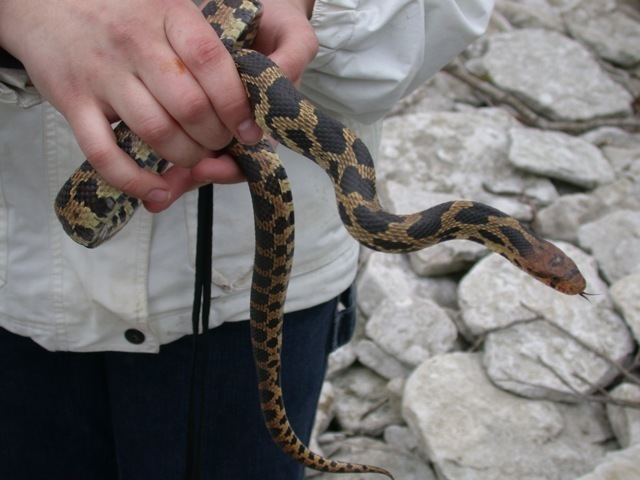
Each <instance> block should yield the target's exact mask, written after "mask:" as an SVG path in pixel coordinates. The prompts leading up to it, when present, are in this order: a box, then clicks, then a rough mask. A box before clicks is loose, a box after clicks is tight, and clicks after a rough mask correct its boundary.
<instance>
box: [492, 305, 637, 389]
mask: <svg viewBox="0 0 640 480" xmlns="http://www.w3.org/2000/svg"><path fill="white" fill-rule="evenodd" d="M567 313H568V315H566V316H564V317H563V316H559V317H558V320H557V321H556V322H557V323H552V322H551V321H547V320H537V321H531V322H527V323H521V324H517V325H512V326H510V327H508V328H505V329H503V330H499V331H495V332H491V333H490V334H488V335H487V338H486V341H485V354H484V357H483V358H484V365H485V367H486V369H487V375H488V376H489V378H491V381H492V382H493V383H495V384H496V385H497V386H499V387H501V388H503V389H505V390H509V391H511V392H514V393H516V394H518V395H522V396H524V397H529V398H540V399H548V400H556V401H566V402H580V401H582V398H581V395H588V394H591V393H594V392H595V390H596V389H597V388H605V387H606V386H607V385H609V384H610V383H611V381H612V380H614V379H615V378H616V377H617V376H618V375H619V373H620V372H619V371H618V369H617V368H615V367H614V366H613V365H612V364H611V363H610V361H608V360H605V359H604V358H602V357H601V356H600V355H604V356H605V357H606V358H608V359H610V360H612V361H614V362H619V363H620V364H623V363H624V361H626V360H627V359H628V358H629V356H630V355H631V354H632V352H633V348H634V346H633V342H632V340H631V337H630V335H629V333H628V330H627V328H626V326H625V325H624V322H622V321H621V319H620V318H619V317H618V316H617V315H616V314H615V313H614V312H613V311H611V310H609V309H598V308H594V309H593V310H586V311H585V315H584V316H582V317H578V316H574V315H572V314H571V313H570V312H567ZM565 332H566V333H565ZM575 338H577V339H579V341H576V340H574V339H575Z"/></svg>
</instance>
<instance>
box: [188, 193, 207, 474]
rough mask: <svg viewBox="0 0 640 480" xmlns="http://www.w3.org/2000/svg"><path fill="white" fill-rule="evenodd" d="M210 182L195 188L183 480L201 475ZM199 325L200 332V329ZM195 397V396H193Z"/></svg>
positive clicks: (205, 375)
mask: <svg viewBox="0 0 640 480" xmlns="http://www.w3.org/2000/svg"><path fill="white" fill-rule="evenodd" d="M212 236H213V185H205V186H204V187H200V189H199V190H198V239H197V243H196V278H195V292H194V297H193V310H192V313H191V323H192V326H193V356H192V360H191V382H190V383H191V385H190V387H189V409H188V413H187V454H186V469H185V474H184V478H185V480H198V479H200V478H201V477H202V465H203V463H204V458H203V455H202V445H203V441H202V440H203V436H204V416H205V415H204V412H205V391H206V389H205V384H206V377H207V354H208V349H207V334H208V332H209V311H210V306H211V247H212V244H213V241H212ZM200 326H202V331H201V330H200ZM196 397H197V398H196Z"/></svg>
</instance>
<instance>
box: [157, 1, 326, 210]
mask: <svg viewBox="0 0 640 480" xmlns="http://www.w3.org/2000/svg"><path fill="white" fill-rule="evenodd" d="M262 3H263V6H264V12H263V15H262V19H261V23H260V29H259V31H258V35H257V37H256V39H255V41H254V43H253V46H252V48H254V49H255V50H257V51H259V52H261V53H263V54H264V55H268V56H269V57H271V59H272V60H274V61H275V62H276V63H277V64H278V65H279V66H280V67H281V68H282V70H283V71H284V73H285V74H286V75H287V77H289V79H290V80H291V81H292V82H294V83H297V82H298V81H299V80H300V77H301V76H302V73H303V72H304V69H305V68H306V66H307V64H308V63H309V62H310V61H311V60H312V59H313V58H314V57H315V55H316V53H317V51H318V39H317V38H316V35H315V32H314V31H313V28H312V27H311V25H310V24H309V21H308V20H309V18H310V17H311V12H312V9H313V5H314V0H262ZM164 178H165V179H166V180H167V181H168V182H169V184H170V186H171V188H172V190H171V195H170V199H169V200H168V201H167V202H165V203H150V202H145V207H146V208H147V210H149V211H152V212H159V211H161V210H164V209H165V208H167V207H168V206H169V205H170V204H171V203H172V202H173V200H175V199H177V198H179V197H180V195H182V194H183V193H185V192H187V191H190V190H193V189H195V188H197V187H199V186H202V185H205V184H207V183H237V182H240V181H242V180H243V179H244V176H243V174H242V171H241V170H240V168H239V167H238V165H237V164H236V162H235V161H234V160H233V159H232V158H231V157H230V156H229V155H224V154H223V155H220V156H218V157H217V158H205V159H203V160H202V161H201V162H200V163H198V164H197V165H195V166H194V167H193V168H180V167H176V166H174V167H172V168H171V169H170V170H169V171H167V172H166V173H165V174H164Z"/></svg>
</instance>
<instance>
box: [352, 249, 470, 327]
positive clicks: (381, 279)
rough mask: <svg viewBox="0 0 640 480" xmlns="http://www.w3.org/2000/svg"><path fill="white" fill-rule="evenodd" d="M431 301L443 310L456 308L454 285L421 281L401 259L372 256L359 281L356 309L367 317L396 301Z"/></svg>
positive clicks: (449, 281)
mask: <svg viewBox="0 0 640 480" xmlns="http://www.w3.org/2000/svg"><path fill="white" fill-rule="evenodd" d="M407 296H410V297H414V298H424V299H431V300H433V301H435V302H436V303H437V304H439V305H441V306H444V307H453V306H455V305H456V301H457V297H456V282H455V281H454V280H452V279H450V278H446V277H439V278H426V277H425V278H421V277H418V276H417V275H416V274H415V273H413V272H412V271H411V268H410V267H409V265H408V263H407V259H406V258H405V257H404V256H402V255H389V254H385V253H379V252H374V253H372V254H371V256H370V257H369V259H368V260H367V262H366V264H365V265H364V267H363V269H362V272H361V275H360V277H359V279H358V306H359V307H360V309H361V310H362V312H363V313H364V314H365V315H366V316H370V315H372V314H373V313H374V312H375V311H376V309H377V308H378V306H379V305H380V303H381V302H382V301H383V300H385V299H387V298H390V299H393V298H399V297H407Z"/></svg>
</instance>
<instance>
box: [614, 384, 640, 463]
mask: <svg viewBox="0 0 640 480" xmlns="http://www.w3.org/2000/svg"><path fill="white" fill-rule="evenodd" d="M611 396H612V397H613V398H615V399H617V400H624V401H628V402H633V403H634V404H635V405H636V408H631V407H623V406H618V405H614V404H613V403H609V404H607V414H608V415H609V421H610V422H611V428H612V429H613V433H615V435H616V438H617V439H618V443H619V444H620V446H621V447H622V448H628V447H630V446H632V445H638V446H640V408H638V407H640V385H633V384H631V383H623V384H620V385H618V386H617V387H616V388H614V389H613V390H611ZM639 458H640V457H639Z"/></svg>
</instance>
